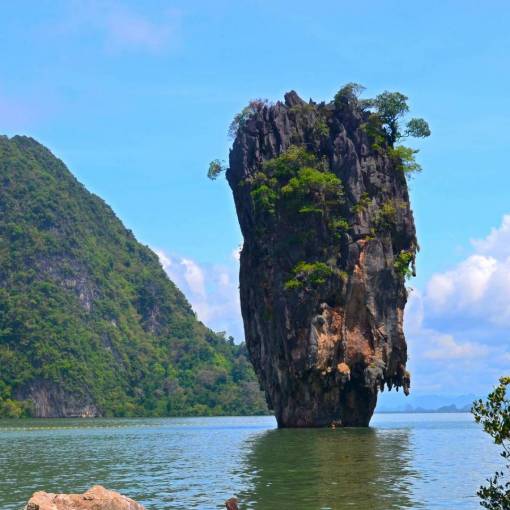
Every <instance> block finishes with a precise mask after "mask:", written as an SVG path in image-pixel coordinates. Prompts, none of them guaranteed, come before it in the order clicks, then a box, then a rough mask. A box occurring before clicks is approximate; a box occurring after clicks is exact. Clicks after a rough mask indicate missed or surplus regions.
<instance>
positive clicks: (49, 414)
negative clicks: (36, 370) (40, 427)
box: [16, 379, 101, 418]
mask: <svg viewBox="0 0 510 510" xmlns="http://www.w3.org/2000/svg"><path fill="white" fill-rule="evenodd" d="M16 398H17V399H18V400H22V401H30V402H31V404H32V409H31V410H32V413H31V414H32V416H33V417H34V418H95V417H98V416H101V412H100V411H99V409H98V408H97V407H96V405H95V404H94V403H93V402H92V398H91V397H90V396H89V395H87V394H86V393H85V392H81V393H78V392H74V393H71V392H69V391H66V390H65V389H64V388H63V387H62V386H61V385H58V384H56V383H54V382H52V381H47V380H42V379H35V380H33V381H31V382H30V383H28V384H26V385H24V386H22V387H20V388H19V389H18V391H17V392H16Z"/></svg>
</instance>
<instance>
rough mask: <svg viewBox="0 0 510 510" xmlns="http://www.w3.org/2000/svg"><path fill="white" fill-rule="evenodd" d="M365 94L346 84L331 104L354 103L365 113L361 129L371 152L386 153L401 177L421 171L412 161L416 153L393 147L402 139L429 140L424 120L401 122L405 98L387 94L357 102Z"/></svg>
mask: <svg viewBox="0 0 510 510" xmlns="http://www.w3.org/2000/svg"><path fill="white" fill-rule="evenodd" d="M364 90H365V88H364V87H363V86H362V85H359V84H357V83H348V84H347V85H345V86H344V87H342V88H341V89H340V90H339V91H338V92H337V94H336V96H335V99H334V103H335V106H336V107H337V108H339V107H341V106H342V104H343V103H349V104H352V103H356V104H357V105H358V106H359V107H360V108H361V109H363V110H366V111H369V112H370V114H369V116H368V119H367V120H366V122H365V123H364V124H363V126H362V128H363V130H364V131H365V133H366V134H367V135H368V136H369V137H370V139H371V143H372V149H374V150H378V151H384V150H387V152H388V154H389V156H390V157H391V158H392V159H393V160H394V161H395V162H396V167H397V168H398V169H400V170H401V171H403V172H404V173H405V174H408V175H411V174H413V173H415V172H419V171H421V166H420V165H419V164H418V163H417V161H416V154H417V153H418V152H419V151H418V150H416V149H412V148H410V147H406V146H404V145H395V144H396V143H397V142H398V141H400V140H402V139H403V138H409V137H414V138H426V137H428V136H430V134H431V132H430V128H429V125H428V123H427V121H426V120H425V119H422V118H412V119H410V120H409V121H407V122H406V123H403V119H404V118H405V116H406V115H407V114H408V113H409V105H408V104H407V100H408V97H407V96H405V95H404V94H401V93H400V92H388V91H384V92H383V93H381V94H379V95H377V96H376V97H375V98H374V99H359V95H360V94H361V93H362V92H363V91H364Z"/></svg>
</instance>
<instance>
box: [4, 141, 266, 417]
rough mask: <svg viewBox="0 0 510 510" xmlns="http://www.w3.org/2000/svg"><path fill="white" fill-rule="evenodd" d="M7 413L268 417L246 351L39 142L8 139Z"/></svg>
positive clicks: (5, 200) (6, 262)
mask: <svg viewBox="0 0 510 510" xmlns="http://www.w3.org/2000/svg"><path fill="white" fill-rule="evenodd" d="M0 184H1V185H0V417H2V416H4V417H5V416H24V415H34V416H45V417H52V416H137V415H145V416H168V415H199V414H201V415H203V414H205V415H210V414H256V413H263V412H266V409H267V408H266V406H265V403H264V400H263V398H262V396H261V393H260V391H259V388H258V384H257V382H256V379H255V376H254V373H253V370H252V368H251V366H250V364H249V362H248V361H247V359H246V351H245V347H244V345H241V346H237V345H234V344H233V342H232V341H229V340H227V339H226V338H225V337H224V336H223V335H221V334H217V333H214V332H213V331H211V330H210V329H208V328H207V327H205V326H204V325H203V324H202V323H201V322H199V321H198V320H197V318H196V316H195V314H194V313H193V311H192V309H191V307H190V305H189V303H188V302H187V300H186V298H185V297H184V295H183V294H182V293H181V292H180V290H179V289H178V288H177V287H176V286H175V285H174V284H173V283H172V282H171V281H170V280H169V279H168V277H167V275H166V274H165V272H164V271H163V269H162V267H161V265H160V263H159V261H158V258H157V256H156V255H155V254H154V253H153V252H152V251H151V250H150V249H149V248H148V247H146V246H143V245H141V244H140V243H139V242H137V240H136V239H135V237H134V235H133V234H132V232H131V231H129V230H127V229H126V228H125V227H124V226H123V225H122V223H121V221H120V220H119V219H118V218H117V217H116V216H115V214H114V212H113V211H112V210H111V208H110V207H108V205H106V204H105V203H104V202H103V201H102V200H101V199H100V198H99V197H97V196H95V195H93V194H91V193H89V192H88V191H87V190H86V189H85V187H84V186H83V185H82V184H80V183H79V182H78V181H77V180H76V179H75V178H74V176H73V175H72V174H71V173H70V172H69V170H68V169H67V168H66V167H65V165H64V164H63V163H62V162H61V161H60V160H59V159H57V158H56V157H55V156H53V154H52V153H51V152H50V151H49V150H48V149H46V148H45V147H43V146H42V145H41V144H39V143H38V142H36V141H35V140H33V139H32V138H28V137H22V136H15V137H13V138H8V137H5V136H2V137H0Z"/></svg>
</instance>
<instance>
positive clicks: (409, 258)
mask: <svg viewBox="0 0 510 510" xmlns="http://www.w3.org/2000/svg"><path fill="white" fill-rule="evenodd" d="M413 261H414V255H413V253H411V252H410V251H406V250H402V251H401V252H400V253H399V254H398V255H397V256H396V257H395V262H394V263H393V267H394V268H395V271H396V273H397V274H399V275H400V276H403V277H404V278H406V279H409V278H411V277H412V276H413V269H412V264H413Z"/></svg>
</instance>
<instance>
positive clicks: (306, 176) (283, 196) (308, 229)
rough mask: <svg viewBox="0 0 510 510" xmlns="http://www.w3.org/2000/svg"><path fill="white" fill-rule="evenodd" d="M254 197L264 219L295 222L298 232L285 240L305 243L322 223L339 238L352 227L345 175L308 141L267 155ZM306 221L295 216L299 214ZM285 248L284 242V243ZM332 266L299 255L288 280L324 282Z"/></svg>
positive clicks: (295, 285) (291, 283)
mask: <svg viewBox="0 0 510 510" xmlns="http://www.w3.org/2000/svg"><path fill="white" fill-rule="evenodd" d="M250 194H251V197H252V199H253V206H254V212H255V214H256V216H257V217H258V219H259V220H260V221H259V222H258V223H259V225H264V223H265V221H280V220H281V221H284V222H286V224H292V225H293V226H294V230H295V232H294V234H293V235H290V236H289V239H287V240H286V241H285V242H288V243H289V244H293V243H295V244H300V245H301V246H302V247H305V246H306V242H307V240H308V239H309V238H312V241H313V237H314V236H315V231H316V230H317V229H318V228H322V227H324V228H325V229H326V231H327V235H330V236H332V237H335V238H337V239H339V238H340V237H341V236H342V235H343V234H344V233H345V232H347V231H348V230H349V223H348V221H347V220H346V219H345V218H344V217H343V216H342V214H341V206H342V204H343V203H344V199H343V186H342V181H341V180H340V179H339V178H338V177H337V176H336V175H335V174H334V173H333V172H331V171H329V165H328V163H327V161H325V160H319V159H318V158H317V157H316V156H315V155H314V154H312V153H310V152H308V151H306V150H305V149H304V148H303V147H298V146H291V147H289V148H288V149H287V150H286V151H285V152H283V153H282V154H280V155H279V156H277V157H276V158H273V159H271V160H269V161H266V162H265V163H264V165H263V167H262V170H261V171H260V172H258V173H257V174H256V176H255V178H254V180H253V183H252V189H251V192H250ZM300 216H301V217H302V221H296V217H300ZM284 248H285V247H284ZM333 272H334V271H333V269H332V268H331V267H330V266H329V265H328V264H326V263H325V262H323V261H312V262H305V261H299V262H297V264H296V265H295V266H294V267H293V268H292V269H291V271H290V275H289V278H288V280H287V281H286V282H285V284H284V286H285V289H287V290H293V289H300V288H303V287H305V288H308V287H316V286H317V285H322V284H324V283H325V282H326V281H327V279H328V277H329V276H331V275H332V274H333Z"/></svg>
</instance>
